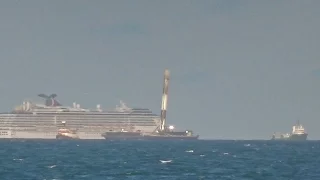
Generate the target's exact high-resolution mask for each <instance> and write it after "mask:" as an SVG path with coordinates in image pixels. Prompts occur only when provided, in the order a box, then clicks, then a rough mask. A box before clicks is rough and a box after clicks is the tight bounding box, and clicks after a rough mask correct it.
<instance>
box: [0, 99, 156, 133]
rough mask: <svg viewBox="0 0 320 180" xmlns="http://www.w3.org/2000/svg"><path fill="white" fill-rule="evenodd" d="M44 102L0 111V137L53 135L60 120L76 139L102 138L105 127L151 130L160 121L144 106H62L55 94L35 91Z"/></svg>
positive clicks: (106, 129) (24, 104)
mask: <svg viewBox="0 0 320 180" xmlns="http://www.w3.org/2000/svg"><path fill="white" fill-rule="evenodd" d="M39 96H40V97H42V98H44V99H45V103H44V104H35V103H32V102H30V101H24V102H23V103H22V105H20V106H18V107H16V108H15V109H14V110H13V111H12V112H10V113H0V138H25V139H55V138H56V134H57V131H58V129H59V128H61V122H64V121H65V122H67V123H68V127H70V128H74V129H77V134H78V136H79V138H80V139H104V138H103V137H102V136H101V134H102V133H104V132H107V131H120V130H121V129H128V130H130V131H140V132H145V133H151V132H153V131H155V130H156V129H157V127H158V126H159V125H160V116H159V115H156V114H154V113H153V112H152V111H151V110H149V109H147V108H129V107H127V106H126V104H125V103H123V102H120V103H121V105H120V107H117V108H115V109H113V110H102V109H101V108H100V105H97V107H96V109H91V110H90V109H84V108H81V107H80V105H79V104H76V103H73V106H70V107H69V106H63V105H62V104H60V103H59V102H58V101H57V100H56V99H55V97H56V96H57V95H56V94H51V95H50V96H47V95H45V94H39Z"/></svg>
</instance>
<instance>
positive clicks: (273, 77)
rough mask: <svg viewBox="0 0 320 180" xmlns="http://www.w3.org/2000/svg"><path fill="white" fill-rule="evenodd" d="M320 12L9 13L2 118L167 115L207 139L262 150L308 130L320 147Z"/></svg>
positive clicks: (254, 7)
mask: <svg viewBox="0 0 320 180" xmlns="http://www.w3.org/2000/svg"><path fill="white" fill-rule="evenodd" d="M319 7H320V1H318V0H313V1H312V0H305V1H301V0H284V1H278V0H268V1H256V0H251V1H245V0H242V1H236V0H234V1H231V0H229V1H228V0H217V1H213V0H206V1H204V0H203V1H201V0H199V1H187V0H175V1H173V0H154V1H150V0H136V1H130V0H126V1H125V0H113V1H111V0H110V1H106V0H96V1H89V0H86V1H84V0H73V1H72V0H69V1H66V0H55V1H49V0H38V1H32V0H29V1H14V0H7V1H1V2H0V23H1V24H0V52H1V53H0V58H1V66H0V82H1V86H0V92H1V94H2V96H1V103H0V110H1V111H7V110H11V109H12V108H13V107H14V106H15V105H17V104H20V103H21V102H22V101H23V100H24V99H25V98H29V99H33V100H37V101H40V100H41V99H39V98H37V96H36V95H37V94H38V93H48V94H49V93H57V94H58V99H59V100H60V102H61V103H63V104H65V105H72V102H73V101H77V102H78V103H80V104H81V105H82V106H83V107H92V108H94V107H95V106H96V104H101V106H102V108H113V107H115V106H116V105H117V104H119V100H124V101H125V102H127V104H128V105H130V106H141V107H148V108H151V109H152V110H153V111H155V112H156V113H158V114H159V113H160V105H161V102H160V101H161V95H162V78H163V71H164V68H169V70H170V71H171V80H170V86H169V105H168V112H167V113H168V114H167V116H168V123H170V124H174V125H176V126H178V127H180V128H182V129H183V128H192V129H193V130H194V131H195V132H197V133H200V135H202V137H205V138H237V139H240V138H248V139H252V138H263V139H268V138H270V137H271V135H272V133H273V132H274V131H283V132H287V131H288V132H290V131H291V126H292V125H293V124H294V123H295V122H296V120H297V119H300V122H301V123H303V125H304V126H305V127H306V129H307V131H308V132H309V134H310V135H309V137H310V139H320V131H319V129H320V55H319V53H320V49H319V47H320V43H319V42H320V35H319V32H320V11H319Z"/></svg>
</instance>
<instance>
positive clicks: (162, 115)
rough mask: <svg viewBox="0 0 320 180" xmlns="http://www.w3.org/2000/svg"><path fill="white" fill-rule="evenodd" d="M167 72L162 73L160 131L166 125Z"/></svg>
mask: <svg viewBox="0 0 320 180" xmlns="http://www.w3.org/2000/svg"><path fill="white" fill-rule="evenodd" d="M169 76H170V73H169V70H168V69H166V70H165V71H164V78H163V94H162V105H161V121H160V123H161V124H160V131H163V130H164V129H165V128H164V126H165V124H166V114H167V105H168V88H169Z"/></svg>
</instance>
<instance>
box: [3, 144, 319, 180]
mask: <svg viewBox="0 0 320 180" xmlns="http://www.w3.org/2000/svg"><path fill="white" fill-rule="evenodd" d="M0 146H1V150H0V158H1V162H0V163H1V169H0V176H1V179H2V180H12V179H16V180H19V179H23V180H29V179H30V180H31V179H32V180H35V179H41V180H43V179H46V180H49V179H56V180H58V179H59V180H71V179H77V180H78V179H90V180H100V179H139V180H140V179H146V180H152V179H184V180H185V179H191V180H195V179H230V180H231V179H236V180H241V179H255V180H257V179H263V180H266V179H270V180H271V179H272V180H275V179H304V180H306V179H316V178H319V177H320V171H319V169H318V166H317V165H318V162H319V160H320V156H319V150H320V143H319V142H318V141H306V142H272V141H205V140H199V141H192V142H186V141H171V142H168V141H167V142H165V141H157V142H152V141H105V140H94V141H57V140H1V141H0Z"/></svg>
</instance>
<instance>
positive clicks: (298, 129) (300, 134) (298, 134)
mask: <svg viewBox="0 0 320 180" xmlns="http://www.w3.org/2000/svg"><path fill="white" fill-rule="evenodd" d="M307 137H308V133H306V132H305V129H304V127H303V126H302V125H301V124H300V122H299V121H298V122H297V124H296V125H294V126H292V133H286V134H280V136H279V135H276V134H275V133H274V134H273V136H272V138H271V140H290V141H305V140H307Z"/></svg>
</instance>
